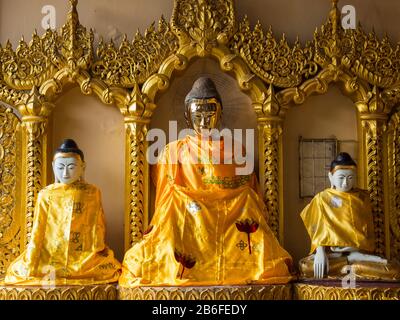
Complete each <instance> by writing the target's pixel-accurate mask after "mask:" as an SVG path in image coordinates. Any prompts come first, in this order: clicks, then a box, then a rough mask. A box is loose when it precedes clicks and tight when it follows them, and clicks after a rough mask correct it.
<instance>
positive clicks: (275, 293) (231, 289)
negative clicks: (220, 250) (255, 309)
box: [119, 284, 292, 300]
mask: <svg viewBox="0 0 400 320" xmlns="http://www.w3.org/2000/svg"><path fill="white" fill-rule="evenodd" d="M291 299H292V285H291V284H288V285H268V286H261V285H257V286H225V287H137V288H130V289H128V288H123V287H120V288H119V300H291Z"/></svg>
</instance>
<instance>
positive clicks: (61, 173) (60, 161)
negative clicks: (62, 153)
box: [53, 157, 85, 184]
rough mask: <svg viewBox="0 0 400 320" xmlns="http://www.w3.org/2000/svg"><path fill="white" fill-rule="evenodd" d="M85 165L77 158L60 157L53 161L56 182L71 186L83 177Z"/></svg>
mask: <svg viewBox="0 0 400 320" xmlns="http://www.w3.org/2000/svg"><path fill="white" fill-rule="evenodd" d="M84 168H85V165H84V163H83V162H82V160H80V159H78V158H77V157H59V158H56V159H55V160H54V161H53V171H54V176H55V178H56V182H60V183H64V184H71V183H74V182H76V181H78V180H79V179H80V178H82V176H83V171H84Z"/></svg>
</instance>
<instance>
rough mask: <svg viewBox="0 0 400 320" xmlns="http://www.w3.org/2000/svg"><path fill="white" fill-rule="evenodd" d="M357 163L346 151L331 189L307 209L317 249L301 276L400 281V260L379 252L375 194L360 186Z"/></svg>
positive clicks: (305, 218) (305, 261) (335, 168)
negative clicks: (372, 198)
mask: <svg viewBox="0 0 400 320" xmlns="http://www.w3.org/2000/svg"><path fill="white" fill-rule="evenodd" d="M356 173H357V172H356V163H355V162H354V161H353V159H352V158H351V157H350V155H349V154H347V153H340V154H339V155H338V157H337V158H336V159H335V160H334V161H333V162H332V164H331V169H330V172H329V174H328V175H329V180H330V182H331V188H329V189H326V190H325V191H322V192H321V193H319V194H317V195H316V196H315V197H314V199H313V200H312V201H311V203H310V204H309V205H307V206H306V207H305V208H304V210H303V211H302V213H301V218H302V219H303V222H304V224H305V226H306V229H307V232H308V234H309V236H310V238H311V252H310V253H311V254H312V255H310V256H308V257H306V258H304V259H302V260H301V261H300V272H301V276H302V277H305V278H315V279H323V278H324V277H330V278H340V277H343V276H344V275H347V274H348V273H349V268H348V266H350V267H351V270H352V272H354V274H355V276H356V277H357V278H358V279H365V280H398V279H400V269H399V265H398V264H397V263H395V262H392V263H389V262H388V261H387V260H386V259H384V258H382V257H380V256H377V255H374V254H373V252H374V250H375V237H374V225H373V218H372V209H371V205H370V201H369V194H368V193H367V192H366V191H363V190H359V189H356V188H355V186H356Z"/></svg>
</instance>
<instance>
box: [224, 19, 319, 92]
mask: <svg viewBox="0 0 400 320" xmlns="http://www.w3.org/2000/svg"><path fill="white" fill-rule="evenodd" d="M231 50H232V51H233V52H235V53H236V54H238V55H240V56H241V57H242V58H243V59H244V60H245V61H246V62H247V64H248V65H249V67H250V69H251V71H252V72H254V73H255V74H256V75H257V76H259V77H260V78H261V79H263V80H264V81H265V82H267V83H269V84H273V85H275V86H277V87H282V88H290V87H295V86H298V85H300V84H301V83H302V82H303V81H304V80H305V79H308V78H310V77H311V76H313V75H315V74H316V73H317V71H318V65H317V64H316V63H315V62H314V61H313V48H312V45H311V43H307V44H306V46H305V47H304V48H302V47H301V46H300V42H299V40H296V42H295V44H294V46H293V47H292V48H291V47H290V46H289V44H288V42H287V41H286V38H285V36H283V37H282V38H281V39H280V40H276V39H275V38H274V35H273V33H272V28H271V27H270V28H269V30H268V31H267V32H266V33H264V31H263V29H262V26H261V24H260V23H259V22H258V23H257V24H256V25H255V27H254V29H253V30H251V28H250V23H249V20H248V19H247V17H245V18H244V19H243V21H241V22H240V24H239V30H238V32H237V33H236V34H235V36H234V39H233V41H232V43H231Z"/></svg>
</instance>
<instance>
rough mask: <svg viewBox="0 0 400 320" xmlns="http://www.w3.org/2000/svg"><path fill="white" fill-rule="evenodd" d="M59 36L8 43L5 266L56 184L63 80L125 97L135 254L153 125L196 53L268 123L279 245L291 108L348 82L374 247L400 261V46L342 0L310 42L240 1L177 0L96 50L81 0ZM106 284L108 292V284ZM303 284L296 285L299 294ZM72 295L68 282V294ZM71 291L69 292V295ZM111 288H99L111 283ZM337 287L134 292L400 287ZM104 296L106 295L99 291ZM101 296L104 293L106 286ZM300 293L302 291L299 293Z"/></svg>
mask: <svg viewBox="0 0 400 320" xmlns="http://www.w3.org/2000/svg"><path fill="white" fill-rule="evenodd" d="M69 2H70V5H71V10H70V12H69V13H68V17H67V21H66V23H65V25H64V26H63V27H62V28H61V30H59V31H51V30H48V31H47V32H46V33H45V34H44V35H41V36H40V35H38V34H37V33H34V34H33V36H32V40H31V41H30V42H29V43H27V42H26V41H25V40H23V39H22V40H21V41H20V43H19V44H18V46H17V48H16V49H13V47H12V45H11V43H10V42H7V43H6V44H5V45H3V46H2V47H1V48H0V68H1V72H0V100H1V101H2V102H3V103H5V104H7V105H9V106H10V107H12V108H10V107H5V106H0V178H1V186H0V190H1V193H0V205H1V210H0V274H4V272H5V269H6V268H7V266H8V264H9V263H10V261H11V260H12V259H13V258H14V257H15V256H17V255H18V254H19V252H20V251H21V250H22V249H23V248H24V246H25V245H26V243H27V241H28V240H29V237H30V234H31V229H32V218H33V210H34V205H35V200H36V196H37V194H38V192H39V190H40V189H41V188H43V187H44V186H45V185H46V184H47V182H48V180H47V176H48V173H47V167H48V161H49V154H50V153H49V152H48V148H49V143H48V137H49V134H50V129H49V117H50V115H51V113H52V110H53V109H54V108H56V107H57V105H56V103H55V102H56V100H57V98H58V97H60V96H61V95H62V94H63V92H65V89H66V88H67V87H71V86H72V85H74V86H78V87H79V88H80V90H81V92H82V93H83V94H84V95H94V96H96V97H98V98H99V99H100V101H101V102H102V103H104V104H106V105H115V106H116V107H117V108H118V109H119V110H120V112H121V114H122V115H123V116H124V124H125V146H126V148H125V230H124V238H125V249H128V248H129V247H131V246H132V244H134V243H136V242H138V241H140V239H141V238H142V235H143V232H144V230H145V229H146V227H147V224H148V217H149V207H150V206H149V187H150V186H149V184H150V179H149V167H148V164H147V162H146V156H145V155H146V150H147V147H148V146H147V142H146V139H145V137H146V133H147V131H148V130H149V126H150V124H151V121H152V115H153V113H154V111H155V110H156V108H157V105H156V97H157V95H158V94H159V93H160V92H162V91H164V90H167V89H168V88H169V86H170V83H171V81H172V80H173V78H174V75H175V74H176V73H177V72H178V71H184V70H185V69H186V68H187V67H188V66H189V64H190V63H191V62H192V61H193V60H194V59H198V58H204V57H207V58H212V59H214V60H215V61H217V62H218V63H219V65H220V68H221V70H222V71H223V72H227V73H229V74H230V75H232V77H234V78H235V79H236V81H237V83H238V85H239V87H240V89H241V90H242V91H243V92H245V93H246V94H247V95H248V96H249V97H250V98H251V101H252V106H253V108H254V112H255V113H256V115H257V119H258V126H257V129H258V141H259V145H258V148H259V180H260V185H261V188H262V193H263V197H264V201H265V203H266V206H267V209H268V213H269V218H268V221H269V224H270V227H271V229H272V230H273V231H274V233H275V234H276V235H277V237H278V238H279V239H280V240H281V241H282V239H283V220H284V218H285V211H284V203H283V193H284V186H283V181H282V180H283V164H282V154H283V152H284V146H283V143H282V134H283V130H284V127H283V120H284V118H285V113H286V112H287V110H288V109H289V108H291V107H292V106H293V105H299V104H303V103H304V102H305V101H306V99H307V98H308V97H309V96H310V95H312V94H324V93H326V92H327V90H328V88H329V86H330V85H333V84H338V85H339V86H340V87H341V89H342V92H343V94H344V95H346V96H348V97H349V98H350V99H351V100H352V101H353V103H354V106H355V107H356V108H357V115H358V120H359V121H358V123H359V124H358V126H359V150H360V154H359V161H358V162H359V177H360V187H362V188H364V189H367V190H368V191H369V192H370V196H371V200H372V204H373V215H374V224H375V233H376V252H377V253H378V254H383V255H386V256H387V257H392V258H400V185H399V181H400V170H399V168H400V152H399V149H400V111H399V109H398V106H399V102H400V70H399V66H400V63H399V61H400V44H397V45H393V44H392V43H391V41H390V39H388V38H387V37H384V38H383V39H378V37H377V36H376V35H375V34H374V33H366V32H365V31H364V30H363V29H362V28H361V26H359V27H358V28H357V29H354V30H352V29H349V30H344V29H343V28H342V26H341V24H340V17H341V15H340V12H339V10H338V6H337V5H338V0H331V1H330V2H331V5H332V8H331V10H330V12H329V18H328V20H327V22H326V23H325V24H324V25H322V26H321V27H320V28H318V29H317V30H316V32H315V33H314V37H313V40H312V41H311V42H308V43H306V44H305V45H302V44H301V43H300V42H299V41H296V42H295V43H294V44H292V45H291V44H289V43H288V41H287V40H286V39H285V37H282V38H279V39H278V38H275V36H274V34H273V32H272V30H271V29H269V30H267V31H265V29H264V28H263V26H262V25H261V24H260V23H257V24H256V25H255V26H251V24H250V22H249V20H248V19H247V18H246V17H244V18H243V19H241V20H238V19H237V17H236V11H235V7H234V1H233V0H228V1H226V0H175V4H174V10H173V14H172V18H171V21H170V22H167V21H165V19H164V18H161V19H160V20H159V22H158V25H157V26H156V24H155V23H153V24H152V25H151V26H150V27H149V28H148V29H147V30H146V32H145V33H144V34H140V33H137V34H136V35H135V36H134V38H133V40H128V38H127V37H126V36H125V37H124V39H123V40H122V42H121V43H120V45H119V46H116V45H115V44H114V43H113V42H112V41H110V42H104V41H100V43H99V44H98V45H97V46H96V47H95V45H94V34H93V31H92V30H88V29H86V28H85V27H84V26H82V25H81V24H80V22H79V17H78V12H77V4H78V1H77V0H69ZM103 289H104V290H103ZM293 289H294V290H293ZM63 290H64V291H63ZM65 290H66V291H65ZM102 290H103V291H102ZM360 290H361V289H358V288H357V289H346V290H345V289H342V288H338V287H335V286H318V285H310V284H293V285H292V284H290V285H287V286H266V287H265V286H263V287H256V286H255V287H254V286H253V287H252V286H249V287H228V288H225V289H224V288H218V290H216V288H189V289H188V288H186V289H184V290H183V289H182V290H180V289H179V288H174V289H171V288H146V289H143V290H142V289H140V288H139V289H138V288H137V289H135V290H132V291H129V290H128V291H123V292H120V293H119V295H120V298H123V299H124V298H125V299H172V298H175V299H201V298H209V299H213V298H219V299H249V298H252V299H291V298H293V297H294V298H296V299H304V298H309V299H320V298H321V299H346V298H347V299H354V298H366V299H371V298H374V299H389V298H397V299H398V298H399V291H400V289H399V287H396V286H395V287H388V288H386V287H385V288H374V287H367V288H362V290H361V291H362V293H361V294H360V292H361V291H360ZM96 292H97V293H96ZM98 292H103V293H104V292H105V293H104V294H100V293H98ZM293 292H294V295H293ZM83 296H84V297H87V298H91V299H96V298H98V299H115V298H116V291H115V288H109V287H107V288H98V287H94V288H91V287H90V288H64V289H60V290H58V291H57V290H52V291H51V290H47V291H46V290H45V289H40V288H36V289H34V290H33V289H27V290H22V291H21V290H19V291H18V290H16V289H15V288H7V287H1V288H0V299H19V298H22V297H24V298H27V299H69V298H71V299H77V298H81V297H83Z"/></svg>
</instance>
